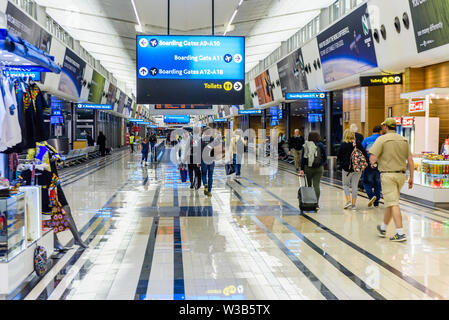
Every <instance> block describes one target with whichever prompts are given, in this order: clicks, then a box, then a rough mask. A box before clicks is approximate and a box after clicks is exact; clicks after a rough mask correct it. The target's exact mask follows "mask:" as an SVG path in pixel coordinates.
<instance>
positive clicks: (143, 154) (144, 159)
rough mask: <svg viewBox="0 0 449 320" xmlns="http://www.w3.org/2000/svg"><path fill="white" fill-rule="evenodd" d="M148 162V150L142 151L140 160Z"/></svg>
mask: <svg viewBox="0 0 449 320" xmlns="http://www.w3.org/2000/svg"><path fill="white" fill-rule="evenodd" d="M144 161H145V162H148V152H142V162H144Z"/></svg>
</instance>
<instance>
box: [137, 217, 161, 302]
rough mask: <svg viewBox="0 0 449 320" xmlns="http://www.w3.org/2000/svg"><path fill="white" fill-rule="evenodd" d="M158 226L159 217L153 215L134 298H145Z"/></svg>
mask: <svg viewBox="0 0 449 320" xmlns="http://www.w3.org/2000/svg"><path fill="white" fill-rule="evenodd" d="M158 227H159V217H154V219H153V223H152V225H151V230H150V235H149V236H148V242H147V247H146V250H145V258H144V260H143V264H142V269H141V270H140V276H139V282H138V283H137V288H136V294H135V296H134V300H145V298H146V296H147V291H148V283H149V281H150V274H151V267H152V265H153V256H154V246H155V245H156V238H157V230H158Z"/></svg>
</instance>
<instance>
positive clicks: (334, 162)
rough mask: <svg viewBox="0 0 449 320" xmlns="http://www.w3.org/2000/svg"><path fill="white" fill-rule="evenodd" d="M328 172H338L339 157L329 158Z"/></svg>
mask: <svg viewBox="0 0 449 320" xmlns="http://www.w3.org/2000/svg"><path fill="white" fill-rule="evenodd" d="M327 170H329V171H331V172H334V171H336V170H337V157H335V156H330V157H327Z"/></svg>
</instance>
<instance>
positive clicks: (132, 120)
mask: <svg viewBox="0 0 449 320" xmlns="http://www.w3.org/2000/svg"><path fill="white" fill-rule="evenodd" d="M128 121H129V122H144V121H145V120H143V119H133V118H130V119H128Z"/></svg>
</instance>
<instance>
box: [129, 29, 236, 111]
mask: <svg viewBox="0 0 449 320" xmlns="http://www.w3.org/2000/svg"><path fill="white" fill-rule="evenodd" d="M136 73H137V103H138V104H186V103H189V104H225V105H232V104H238V105H240V104H244V102H245V88H244V87H245V38H244V37H222V36H220V37H218V36H191V35H190V36H180V35H176V36H170V35H168V36H167V35H164V36H157V35H142V36H137V72H136Z"/></svg>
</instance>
